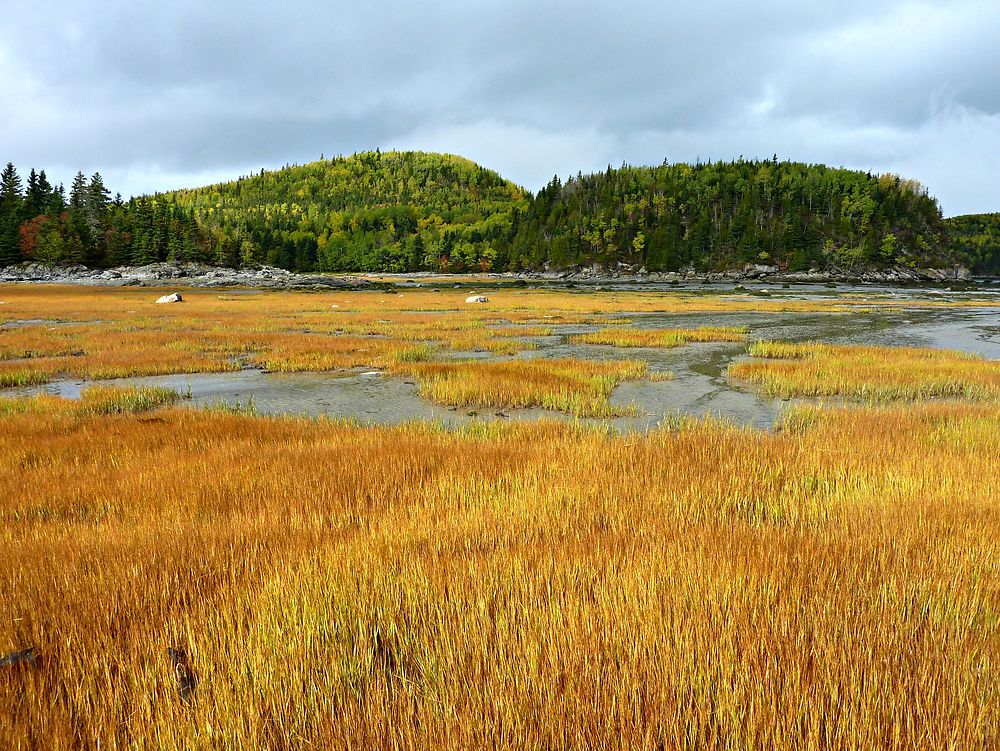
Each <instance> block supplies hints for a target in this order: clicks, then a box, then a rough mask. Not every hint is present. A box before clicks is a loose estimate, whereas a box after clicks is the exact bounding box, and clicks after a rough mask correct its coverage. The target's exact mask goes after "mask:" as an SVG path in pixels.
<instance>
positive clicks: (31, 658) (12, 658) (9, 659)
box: [0, 647, 42, 668]
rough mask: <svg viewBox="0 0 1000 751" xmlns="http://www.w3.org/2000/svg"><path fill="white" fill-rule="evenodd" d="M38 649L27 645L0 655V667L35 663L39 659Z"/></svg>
mask: <svg viewBox="0 0 1000 751" xmlns="http://www.w3.org/2000/svg"><path fill="white" fill-rule="evenodd" d="M41 659H42V658H41V656H40V655H39V654H38V650H37V649H35V648H34V647H28V648H27V649H22V650H20V651H18V652H11V653H10V654H8V655H4V656H3V657H0V668H14V667H18V666H27V665H37V664H38V663H39V661H40V660H41Z"/></svg>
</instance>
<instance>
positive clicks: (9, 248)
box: [0, 162, 23, 266]
mask: <svg viewBox="0 0 1000 751" xmlns="http://www.w3.org/2000/svg"><path fill="white" fill-rule="evenodd" d="M22 202H23V198H22V195H21V178H20V176H19V175H18V174H17V170H16V169H15V168H14V165H13V164H12V163H11V162H8V163H7V166H6V167H5V168H4V170H3V172H2V173H0V266H9V265H10V264H12V263H17V262H18V261H19V260H20V257H21V254H20V250H19V235H18V230H19V228H20V220H21V214H22Z"/></svg>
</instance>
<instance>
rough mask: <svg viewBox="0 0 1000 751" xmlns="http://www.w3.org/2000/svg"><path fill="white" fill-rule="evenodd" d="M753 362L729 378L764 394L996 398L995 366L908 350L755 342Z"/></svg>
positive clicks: (998, 378)
mask: <svg viewBox="0 0 1000 751" xmlns="http://www.w3.org/2000/svg"><path fill="white" fill-rule="evenodd" d="M750 354H751V355H753V356H754V357H758V358H767V359H763V360H757V361H747V362H737V363H733V364H732V365H730V366H729V376H730V377H731V378H734V379H737V380H743V381H749V382H750V383H753V384H756V385H757V386H759V387H760V388H761V389H762V390H763V391H764V393H766V394H768V395H770V396H779V397H784V398H789V397H793V396H848V397H854V398H858V399H863V400H866V401H894V400H913V399H934V398H959V399H973V400H993V399H997V398H998V397H1000V362H995V361H991V360H984V359H983V358H981V357H978V356H976V355H970V354H966V353H963V352H954V351H951V350H941V349H920V348H913V347H860V346H835V345H829V344H820V343H817V342H806V343H802V344H788V343H783V342H768V341H763V342H755V343H754V344H752V345H750Z"/></svg>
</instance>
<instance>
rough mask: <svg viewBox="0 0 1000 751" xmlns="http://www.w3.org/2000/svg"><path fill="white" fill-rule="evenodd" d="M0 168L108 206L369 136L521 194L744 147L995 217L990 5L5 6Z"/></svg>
mask: <svg viewBox="0 0 1000 751" xmlns="http://www.w3.org/2000/svg"><path fill="white" fill-rule="evenodd" d="M0 6H2V17H3V18H2V21H0V161H2V162H3V163H6V162H7V161H12V162H14V164H15V165H16V166H17V167H18V169H19V171H20V172H21V173H22V175H24V174H26V173H27V172H28V170H29V169H30V168H32V167H35V168H37V169H45V170H46V172H47V174H48V175H49V177H50V179H54V180H55V181H61V182H65V183H66V184H67V185H68V184H69V182H70V181H71V180H72V176H73V175H74V174H75V173H76V172H77V171H78V170H82V171H83V172H84V173H85V174H87V175H90V174H92V173H93V172H95V171H100V172H101V174H102V175H103V177H104V180H105V183H106V184H107V185H108V186H109V187H110V188H111V190H112V191H120V192H121V193H122V194H123V195H124V196H126V197H128V196H129V195H138V194H142V193H146V192H153V191H158V190H169V189H174V188H180V187H194V186H198V185H203V184H207V183H212V182H218V181H221V180H228V179H234V178H235V177H237V176H239V175H241V174H248V173H250V172H255V171H258V170H260V169H261V168H267V169H272V168H277V167H280V166H282V165H284V164H286V163H303V162H308V161H312V160H314V159H318V158H320V156H321V155H325V156H327V157H329V156H332V155H334V154H350V153H353V152H355V151H362V150H369V149H375V148H380V149H382V150H387V149H420V150H424V151H444V152H449V153H454V154H461V155H462V156H466V157H468V158H470V159H473V160H475V161H477V162H479V163H480V164H482V165H484V166H486V167H489V168H491V169H495V170H497V171H498V172H500V173H501V174H502V175H503V176H504V177H507V178H509V179H511V180H514V181H515V182H518V183H520V184H521V185H524V186H525V187H527V188H529V189H531V190H537V189H538V188H539V187H541V186H542V185H544V184H545V183H547V182H548V181H549V180H550V179H551V178H552V176H553V175H559V176H560V177H562V178H565V177H567V176H569V175H574V174H576V173H577V172H578V171H582V172H585V173H586V172H593V171H595V170H601V169H604V168H605V167H607V165H609V164H611V165H613V166H618V165H621V164H622V163H628V164H634V165H638V164H659V163H661V162H663V161H664V159H666V160H668V161H670V162H676V161H692V162H693V161H695V160H698V159H700V160H701V161H715V160H726V161H728V160H732V159H736V158H738V157H740V156H743V157H744V158H747V159H750V158H754V157H765V158H770V157H771V156H772V155H773V154H777V155H778V157H779V158H780V159H791V160H796V161H805V162H823V163H826V164H829V165H832V166H844V167H849V168H856V169H863V170H870V171H872V172H880V173H881V172H895V173H898V174H901V175H904V176H906V177H909V178H915V179H917V180H919V181H921V182H922V183H924V184H925V185H926V186H928V188H929V190H930V192H931V194H932V195H935V196H937V197H938V199H939V200H940V202H941V206H942V209H943V211H944V213H945V215H946V216H952V215H956V214H965V213H974V212H983V211H1000V83H998V82H1000V53H998V52H997V50H998V49H1000V0H937V2H915V1H911V0H876V1H874V2H873V1H872V0H863V1H862V0H838V2H836V3H812V2H802V0H756V1H755V2H747V0H738V1H732V0H699V1H698V2H686V3H678V2H669V1H668V0H660V1H659V2H629V1H628V0H619V1H618V2H614V3H612V2H607V1H604V2H592V1H591V0H574V1H573V2H568V1H566V2H562V1H555V2H543V1H541V0H533V1H531V2H528V1H522V0H504V2H485V1H481V0H462V1H459V0H450V1H446V0H424V1H423V2H420V3H416V2H412V0H411V1H410V2H387V1H379V0H371V1H370V2H366V3H358V2H355V3H342V2H323V1H322V0H285V1H284V2H281V3H274V2H260V3H258V2H253V1H252V0H241V1H240V2H236V1H234V0H224V1H219V2H213V1H212V0H171V2H169V3H166V2H161V1H159V0H158V1H157V2H147V1H146V0H129V1H127V2H121V1H120V0H102V1H101V2H95V1H93V0H0Z"/></svg>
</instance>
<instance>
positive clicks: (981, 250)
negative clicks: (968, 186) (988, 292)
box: [945, 214, 1000, 276]
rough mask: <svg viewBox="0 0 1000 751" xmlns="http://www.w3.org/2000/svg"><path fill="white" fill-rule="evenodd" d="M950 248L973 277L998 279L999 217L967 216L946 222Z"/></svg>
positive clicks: (999, 269)
mask: <svg viewBox="0 0 1000 751" xmlns="http://www.w3.org/2000/svg"><path fill="white" fill-rule="evenodd" d="M945 226H946V227H947V228H948V234H949V236H950V237H951V242H952V247H953V248H954V249H955V251H956V252H958V253H959V254H960V255H961V256H962V257H963V258H965V259H966V263H967V264H968V265H969V268H970V269H972V273H973V274H982V275H986V276H1000V214H967V215H965V216H955V217H951V218H949V219H945Z"/></svg>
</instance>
